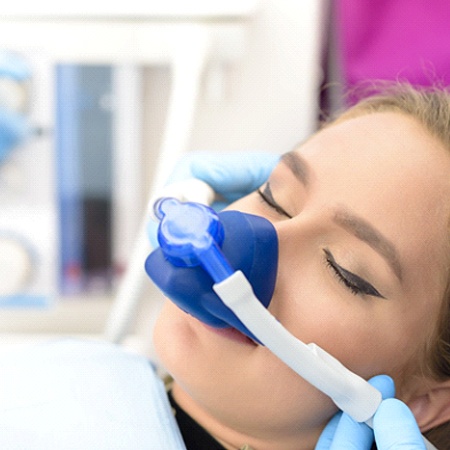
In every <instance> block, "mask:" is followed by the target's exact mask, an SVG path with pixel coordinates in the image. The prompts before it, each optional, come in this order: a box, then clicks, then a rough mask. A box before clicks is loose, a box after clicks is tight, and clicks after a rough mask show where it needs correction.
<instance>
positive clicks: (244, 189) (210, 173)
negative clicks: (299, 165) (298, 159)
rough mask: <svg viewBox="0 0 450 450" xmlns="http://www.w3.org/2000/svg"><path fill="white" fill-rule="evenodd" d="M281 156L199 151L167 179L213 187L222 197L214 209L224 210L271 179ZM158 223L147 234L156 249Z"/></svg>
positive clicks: (187, 157)
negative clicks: (189, 180)
mask: <svg viewBox="0 0 450 450" xmlns="http://www.w3.org/2000/svg"><path fill="white" fill-rule="evenodd" d="M279 159H280V157H279V155H275V154H272V153H263V152H250V151H249V152H245V153H238V152H235V153H225V154H224V153H209V152H196V153H191V154H189V155H186V156H185V157H183V158H182V159H181V160H180V161H179V162H178V163H177V164H176V166H175V168H174V170H173V172H172V174H171V175H170V177H169V179H168V180H167V183H166V184H167V185H169V184H172V183H176V182H179V181H183V180H187V179H189V178H198V179H199V180H202V181H204V182H205V183H207V184H209V185H210V186H211V187H212V189H213V190H214V191H215V192H216V193H217V194H218V198H217V200H216V201H215V202H214V203H213V205H212V206H213V208H214V209H215V210H217V211H220V210H221V209H223V208H224V207H225V206H227V205H228V204H230V203H232V202H234V201H235V200H237V199H239V198H241V197H244V196H245V195H247V194H249V193H250V192H252V191H254V190H256V189H257V188H258V187H260V186H261V185H262V184H264V182H265V181H266V180H267V178H269V175H270V173H271V172H272V170H273V169H274V167H275V166H276V164H277V163H278V161H279ZM156 229H157V226H156V223H155V222H153V221H151V223H149V225H148V228H147V233H148V236H149V239H150V242H151V244H152V246H153V248H155V247H157V246H158V243H157V239H156Z"/></svg>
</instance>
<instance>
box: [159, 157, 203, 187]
mask: <svg viewBox="0 0 450 450" xmlns="http://www.w3.org/2000/svg"><path fill="white" fill-rule="evenodd" d="M207 156H209V154H208V153H205V154H202V153H200V152H198V153H197V152H195V153H188V154H186V155H183V156H182V157H181V158H180V159H179V160H178V161H177V162H176V163H175V166H174V167H173V169H172V172H171V173H170V175H169V178H167V180H166V181H165V185H169V184H172V183H176V182H178V181H183V180H188V179H189V178H193V174H192V170H191V165H192V162H193V161H195V159H196V158H199V159H202V158H206V157H207Z"/></svg>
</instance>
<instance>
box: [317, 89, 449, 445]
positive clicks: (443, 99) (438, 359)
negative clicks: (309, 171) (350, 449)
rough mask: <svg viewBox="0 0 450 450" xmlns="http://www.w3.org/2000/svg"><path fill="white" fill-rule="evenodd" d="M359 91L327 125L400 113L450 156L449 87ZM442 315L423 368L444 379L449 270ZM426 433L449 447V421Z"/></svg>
mask: <svg viewBox="0 0 450 450" xmlns="http://www.w3.org/2000/svg"><path fill="white" fill-rule="evenodd" d="M360 92H362V93H363V96H362V99H361V94H358V97H359V98H360V100H359V101H358V102H357V103H356V104H354V105H353V106H351V107H350V108H349V109H347V110H346V111H344V112H343V113H341V114H339V115H338V117H337V118H336V119H334V120H331V121H329V122H328V124H326V125H325V126H327V125H329V124H333V123H338V122H341V121H344V120H348V119H351V118H353V117H358V116H361V115H364V114H372V113H378V112H399V113H401V114H406V115H409V116H411V117H413V118H415V119H416V120H417V121H418V122H419V123H421V124H422V125H423V126H424V127H425V129H426V130H427V131H428V132H429V133H430V134H431V135H432V136H434V137H435V138H436V139H438V140H439V141H440V142H441V143H442V144H443V145H444V147H445V148H446V149H447V150H448V153H449V156H450V91H449V90H448V89H447V88H444V87H440V86H434V87H427V88H417V87H413V86H412V85H410V84H407V83H395V84H394V83H390V82H387V83H377V84H374V85H372V86H370V87H369V89H367V87H364V89H363V90H361V91H360ZM351 98H355V92H352V93H351ZM449 179H450V174H449ZM449 201H450V199H449ZM449 242H450V218H449ZM449 248H450V246H449ZM449 261H450V254H449ZM439 318H440V320H439V323H438V324H437V326H436V330H435V332H434V334H433V338H432V340H431V342H429V343H428V349H427V352H426V353H427V354H426V355H425V367H424V368H422V369H423V370H424V371H425V372H426V373H427V374H428V375H430V376H432V377H434V378H435V379H438V380H445V379H450V269H448V273H447V287H446V290H445V294H444V298H443V301H442V305H441V311H440V314H439ZM427 436H428V438H429V439H430V440H432V441H433V442H434V444H435V445H437V446H438V448H439V449H442V450H450V423H446V424H444V425H441V426H440V427H437V428H435V429H434V430H431V431H430V432H428V433H427Z"/></svg>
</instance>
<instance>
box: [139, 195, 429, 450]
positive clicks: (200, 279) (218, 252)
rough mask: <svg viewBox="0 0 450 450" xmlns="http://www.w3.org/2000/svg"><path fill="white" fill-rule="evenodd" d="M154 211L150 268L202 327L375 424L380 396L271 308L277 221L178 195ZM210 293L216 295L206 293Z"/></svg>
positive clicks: (357, 417) (360, 419)
mask: <svg viewBox="0 0 450 450" xmlns="http://www.w3.org/2000/svg"><path fill="white" fill-rule="evenodd" d="M154 208H155V215H156V217H157V218H158V219H159V220H160V225H159V229H158V241H159V244H160V248H159V249H157V250H155V251H154V252H152V253H151V254H150V256H149V257H148V259H147V261H146V271H147V273H148V275H149V276H150V278H151V279H152V280H153V281H154V282H155V284H156V285H157V286H158V287H159V288H160V289H161V290H162V291H163V292H164V293H165V295H167V296H168V297H169V298H170V299H171V300H172V301H174V303H176V304H177V305H178V306H179V307H181V308H182V309H183V310H185V311H186V312H188V313H190V314H192V315H193V316H194V317H196V318H198V319H199V320H201V321H203V322H204V323H206V324H208V325H211V326H215V327H224V326H228V327H230V326H231V327H233V328H235V329H237V330H239V331H240V332H241V333H244V334H245V335H247V336H248V337H249V338H251V339H253V340H256V341H258V342H259V343H261V344H262V345H265V346H266V347H267V348H268V349H269V350H270V351H271V352H272V353H274V354H275V355H276V356H277V357H278V358H280V359H281V360H282V361H283V362H284V363H285V364H287V365H288V366H289V367H290V368H291V369H293V370H294V371H295V372H296V373H297V374H299V375H300V376H301V377H302V378H304V379H305V380H306V381H308V382H309V383H310V384H312V385H313V386H314V387H316V388H317V389H319V390H320V391H322V392H323V393H325V394H326V395H328V396H329V397H330V398H331V399H332V400H333V402H334V403H335V404H336V406H337V407H338V408H339V409H341V410H342V411H344V412H345V413H347V414H348V415H350V416H351V417H352V418H353V419H354V420H356V421H357V422H365V423H367V424H368V425H369V426H372V418H373V415H374V414H375V412H376V411H377V409H378V407H379V405H380V404H381V401H382V396H381V393H380V392H379V391H378V390H377V389H375V388H374V387H373V386H371V385H370V384H369V383H368V382H367V381H365V380H364V379H363V378H361V377H360V376H358V375H356V374H355V373H353V372H351V371H350V370H348V369H347V368H346V367H345V366H343V365H342V364H341V363H340V362H339V361H338V360H337V359H336V358H334V357H333V356H332V355H330V354H329V353H327V352H326V351H325V350H323V349H322V348H321V347H319V346H317V345H316V344H314V343H310V344H305V343H303V342H302V341H301V340H299V339H297V338H296V337H294V336H293V335H292V334H290V333H289V331H287V330H286V329H285V328H284V327H283V325H282V324H281V323H280V322H278V321H277V320H276V319H275V317H274V316H272V315H271V314H270V313H269V311H268V310H267V306H268V305H269V303H270V299H271V296H272V293H273V289H274V286H275V281H276V280H275V278H276V267H277V254H278V241H277V235H276V232H275V229H274V228H273V226H272V225H271V223H270V222H269V221H267V220H266V219H264V218H261V217H258V216H253V215H250V214H245V213H241V212H238V211H226V212H223V213H219V214H217V213H215V211H214V210H212V209H211V208H209V207H207V206H205V205H201V204H198V203H193V202H187V203H182V202H180V201H179V200H177V199H174V198H162V199H159V200H158V201H157V202H156V204H155V207H154ZM244 242H245V245H243V243H244ZM264 250H266V251H265V252H264ZM237 255H240V257H239V256H237ZM263 255H264V256H263ZM255 273H258V276H255V275H254V274H255ZM206 274H208V275H209V276H206ZM247 277H248V278H247ZM258 289H259V291H260V292H261V293H262V294H263V295H265V298H262V299H261V301H260V300H259V299H258V296H257V295H255V292H254V291H257V290H258ZM212 290H213V291H214V292H215V293H216V294H217V298H214V296H212V297H211V296H209V295H208V293H211V292H212ZM222 302H223V303H222ZM424 442H425V444H426V446H427V448H428V449H435V447H434V446H433V445H432V444H430V443H429V442H428V441H427V440H426V439H425V438H424Z"/></svg>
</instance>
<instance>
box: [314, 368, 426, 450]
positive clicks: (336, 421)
mask: <svg viewBox="0 0 450 450" xmlns="http://www.w3.org/2000/svg"><path fill="white" fill-rule="evenodd" d="M369 383H370V384H372V385H373V386H375V387H376V388H377V389H379V390H380V392H381V393H382V395H383V399H384V400H383V401H382V403H381V405H380V407H379V408H378V410H377V412H376V413H375V416H374V419H373V424H374V429H373V430H372V429H371V428H370V427H369V426H367V425H366V424H360V423H357V422H355V421H354V420H353V419H352V418H351V417H350V416H348V415H347V414H345V413H342V412H341V413H338V414H336V415H335V416H334V417H333V418H332V419H331V420H330V422H329V423H328V425H327V426H326V427H325V429H324V430H323V432H322V434H321V436H320V439H319V441H318V443H317V445H316V449H315V450H344V449H345V450H370V449H371V448H372V444H373V441H374V438H375V443H376V444H377V448H378V450H388V449H389V450H425V444H424V442H423V438H422V435H421V433H420V430H419V427H418V425H417V423H416V420H415V419H414V416H413V414H412V412H411V410H410V409H409V408H408V407H407V406H406V405H405V404H404V403H403V402H401V401H400V400H397V399H394V398H391V397H393V396H394V394H395V387H394V383H393V381H392V379H391V378H390V377H388V376H387V375H379V376H377V377H374V378H372V379H371V380H370V381H369Z"/></svg>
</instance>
